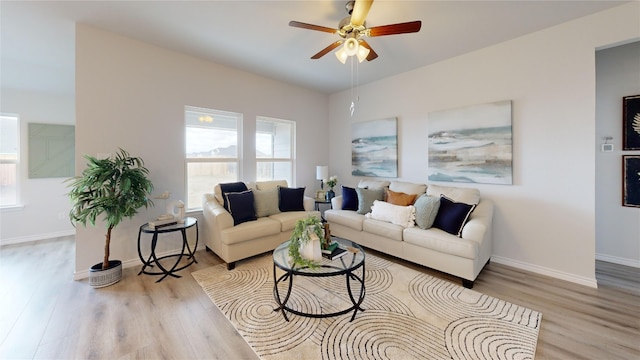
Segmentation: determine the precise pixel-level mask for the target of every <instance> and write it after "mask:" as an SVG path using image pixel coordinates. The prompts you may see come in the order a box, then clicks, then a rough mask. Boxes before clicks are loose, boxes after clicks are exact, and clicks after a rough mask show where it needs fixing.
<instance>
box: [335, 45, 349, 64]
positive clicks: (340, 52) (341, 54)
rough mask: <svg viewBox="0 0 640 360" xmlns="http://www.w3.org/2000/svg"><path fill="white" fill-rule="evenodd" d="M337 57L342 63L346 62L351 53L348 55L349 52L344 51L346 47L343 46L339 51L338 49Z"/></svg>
mask: <svg viewBox="0 0 640 360" xmlns="http://www.w3.org/2000/svg"><path fill="white" fill-rule="evenodd" d="M336 57H337V58H338V60H339V61H340V62H341V63H343V64H345V63H346V62H347V58H348V57H349V55H347V52H346V51H344V47H341V48H340V49H339V50H338V51H336Z"/></svg>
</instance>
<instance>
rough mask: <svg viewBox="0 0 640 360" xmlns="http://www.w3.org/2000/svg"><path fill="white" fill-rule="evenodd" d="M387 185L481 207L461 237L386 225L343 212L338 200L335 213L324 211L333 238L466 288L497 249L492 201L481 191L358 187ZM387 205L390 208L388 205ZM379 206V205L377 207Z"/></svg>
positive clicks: (409, 185)
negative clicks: (449, 278) (427, 269)
mask: <svg viewBox="0 0 640 360" xmlns="http://www.w3.org/2000/svg"><path fill="white" fill-rule="evenodd" d="M376 186H377V187H383V188H387V187H388V189H389V190H392V191H395V192H401V193H406V194H417V195H418V196H421V195H424V194H425V193H426V195H428V196H432V197H440V196H441V195H444V196H446V197H448V198H449V199H452V200H454V201H455V202H460V203H475V204H476V206H475V208H474V209H473V211H472V212H471V215H470V217H468V220H467V221H466V222H463V223H464V225H463V227H462V230H461V232H460V236H458V235H456V234H451V233H448V232H445V231H443V230H441V229H439V228H436V227H430V228H427V229H422V228H420V227H417V226H412V227H411V226H402V225H397V224H394V223H392V222H388V221H381V220H378V219H374V218H372V217H371V214H372V213H369V214H368V215H365V214H359V213H357V212H356V211H353V210H342V207H343V200H344V199H343V196H342V195H340V196H336V197H335V198H334V199H333V201H332V209H331V210H327V211H325V213H324V217H325V219H326V220H327V221H328V222H329V224H330V228H331V234H332V235H335V236H338V237H341V238H345V239H349V240H352V241H355V242H356V243H358V244H360V245H363V246H365V247H368V248H371V249H374V250H378V251H381V252H383V253H387V254H389V255H393V256H395V257H398V258H401V259H404V260H408V261H411V262H414V263H417V264H420V265H423V266H426V267H430V268H433V269H436V270H439V271H442V272H445V273H448V274H451V275H455V276H457V277H460V278H461V279H462V284H463V285H464V286H465V287H467V288H472V287H473V282H474V281H475V279H476V277H477V276H478V274H479V273H480V271H481V270H482V268H483V267H484V266H485V264H486V263H487V262H488V261H489V258H490V257H491V251H492V219H493V202H492V201H490V200H488V199H480V194H479V191H478V190H477V189H470V188H456V187H445V186H438V185H429V186H427V185H426V184H413V183H407V182H399V181H393V182H390V183H389V182H380V181H378V182H376V181H373V182H372V181H361V182H360V184H359V185H358V187H360V188H364V187H368V188H372V187H376ZM385 206H386V205H385ZM374 208H375V206H374Z"/></svg>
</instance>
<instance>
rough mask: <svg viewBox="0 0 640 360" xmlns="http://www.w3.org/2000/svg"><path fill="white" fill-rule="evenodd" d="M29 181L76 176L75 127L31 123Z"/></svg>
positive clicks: (29, 126)
mask: <svg viewBox="0 0 640 360" xmlns="http://www.w3.org/2000/svg"><path fill="white" fill-rule="evenodd" d="M28 128H29V129H28V130H29V145H28V146H29V179H39V178H69V177H72V176H74V175H75V158H76V157H75V153H76V151H75V149H76V145H75V141H76V140H75V126H73V125H56V124H36V123H29V125H28Z"/></svg>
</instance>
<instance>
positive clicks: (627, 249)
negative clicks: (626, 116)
mask: <svg viewBox="0 0 640 360" xmlns="http://www.w3.org/2000/svg"><path fill="white" fill-rule="evenodd" d="M596 66H597V67H596V91H597V92H596V94H597V96H596V138H595V142H596V147H595V148H596V149H595V156H596V258H597V259H599V260H604V261H610V262H614V263H618V264H622V265H628V266H635V267H640V209H639V208H633V207H623V206H622V155H640V151H622V98H623V97H624V96H629V95H638V94H640V42H634V43H632V44H627V45H623V46H617V47H614V48H610V49H606V50H600V51H598V52H597V53H596ZM605 136H611V137H613V140H610V141H609V143H610V144H614V151H612V152H601V151H600V145H601V144H602V143H604V141H603V140H602V139H603V137H605Z"/></svg>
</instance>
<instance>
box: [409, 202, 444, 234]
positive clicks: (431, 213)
mask: <svg viewBox="0 0 640 360" xmlns="http://www.w3.org/2000/svg"><path fill="white" fill-rule="evenodd" d="M413 206H414V207H415V208H416V226H418V227H419V228H420V229H423V230H426V229H428V228H430V227H431V226H433V221H434V220H435V219H436V215H438V209H439V208H440V198H439V197H435V196H429V195H427V194H424V195H422V196H420V197H419V198H418V199H417V200H416V202H415V203H414V204H413Z"/></svg>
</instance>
